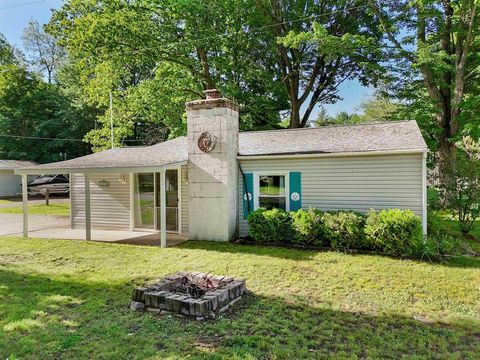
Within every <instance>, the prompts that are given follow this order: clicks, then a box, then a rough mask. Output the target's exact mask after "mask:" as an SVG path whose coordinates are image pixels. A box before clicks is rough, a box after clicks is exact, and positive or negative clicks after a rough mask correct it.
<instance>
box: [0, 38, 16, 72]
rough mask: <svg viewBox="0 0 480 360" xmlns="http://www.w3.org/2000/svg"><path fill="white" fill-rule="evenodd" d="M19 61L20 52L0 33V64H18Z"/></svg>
mask: <svg viewBox="0 0 480 360" xmlns="http://www.w3.org/2000/svg"><path fill="white" fill-rule="evenodd" d="M20 61H21V54H20V52H19V51H18V50H17V49H15V47H13V46H12V45H11V44H10V43H9V42H8V41H7V39H6V38H5V36H4V35H3V34H2V33H0V66H2V65H8V64H18V63H19V62H20Z"/></svg>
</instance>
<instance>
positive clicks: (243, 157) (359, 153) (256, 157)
mask: <svg viewBox="0 0 480 360" xmlns="http://www.w3.org/2000/svg"><path fill="white" fill-rule="evenodd" d="M425 151H427V150H426V149H407V150H383V151H356V152H339V153H314V154H285V155H275V154H273V155H238V156H237V159H238V160H267V159H298V158H319V157H345V156H371V155H394V154H422V153H423V152H425Z"/></svg>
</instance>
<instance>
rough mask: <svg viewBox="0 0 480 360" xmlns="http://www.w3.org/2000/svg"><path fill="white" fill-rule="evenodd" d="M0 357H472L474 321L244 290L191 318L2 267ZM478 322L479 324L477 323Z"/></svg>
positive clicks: (112, 289) (102, 286)
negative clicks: (224, 306) (343, 307)
mask: <svg viewBox="0 0 480 360" xmlns="http://www.w3.org/2000/svg"><path fill="white" fill-rule="evenodd" d="M0 284H1V285H0V296H1V299H2V302H1V303H0V315H1V316H0V357H1V358H7V357H8V356H11V357H15V358H17V357H20V358H115V359H123V358H125V359H126V358H132V356H133V357H135V358H139V359H142V358H152V357H158V358H165V357H174V358H177V357H182V358H183V357H188V356H190V357H192V358H212V359H220V358H222V359H223V358H228V359H243V358H279V359H287V358H288V359H292V358H296V359H299V358H302V359H303V358H319V357H348V358H351V357H358V358H365V357H373V358H400V357H405V356H406V357H419V358H447V357H451V358H478V356H479V355H480V342H479V341H478V340H479V336H480V333H479V331H478V326H477V328H476V329H475V324H473V325H472V324H470V325H469V324H460V323H459V324H453V325H449V326H446V325H440V324H427V323H425V322H421V321H417V320H414V319H412V318H408V317H404V316H399V315H389V314H382V315H379V316H372V315H366V314H359V313H349V312H343V311H338V310H331V309H321V308H315V307H310V306H306V305H302V304H301V303H300V302H299V301H297V300H295V299H292V300H291V301H286V300H284V299H279V298H272V297H265V296H258V295H248V296H246V297H244V299H243V300H242V301H241V302H240V303H239V304H238V305H237V306H235V307H234V309H232V310H231V312H228V313H227V314H226V315H225V316H221V317H220V318H218V319H215V320H211V321H207V322H197V321H195V320H189V319H184V318H177V317H174V316H163V317H158V316H153V315H151V314H148V313H139V312H133V311H130V310H129V309H128V308H127V306H126V304H127V303H128V301H129V299H130V295H131V290H132V284H130V283H123V284H120V283H116V284H107V283H86V282H82V281H81V280H78V279H73V278H68V277H61V278H60V277H58V278H57V279H51V278H48V277H45V276H43V275H32V274H29V275H24V274H21V273H17V272H15V271H11V270H7V269H1V268H0ZM477 325H478V324H477Z"/></svg>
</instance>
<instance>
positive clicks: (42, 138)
mask: <svg viewBox="0 0 480 360" xmlns="http://www.w3.org/2000/svg"><path fill="white" fill-rule="evenodd" d="M0 137H6V138H15V139H31V140H59V141H78V142H83V139H73V138H52V137H41V136H21V135H8V134H0ZM122 141H125V142H147V140H128V139H126V140H122Z"/></svg>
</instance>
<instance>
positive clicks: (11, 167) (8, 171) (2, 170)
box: [0, 160, 37, 175]
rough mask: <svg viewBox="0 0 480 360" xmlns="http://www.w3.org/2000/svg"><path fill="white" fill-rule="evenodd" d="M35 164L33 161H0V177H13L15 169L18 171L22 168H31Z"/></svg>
mask: <svg viewBox="0 0 480 360" xmlns="http://www.w3.org/2000/svg"><path fill="white" fill-rule="evenodd" d="M36 164H37V163H36V162H33V161H23V160H0V174H1V175H13V174H15V169H20V168H24V167H32V166H35V165H36Z"/></svg>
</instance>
